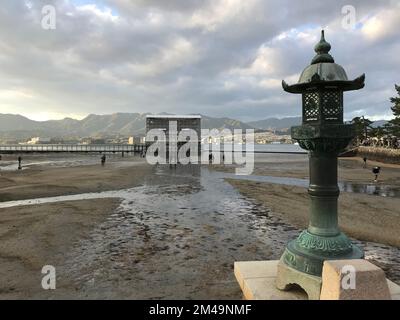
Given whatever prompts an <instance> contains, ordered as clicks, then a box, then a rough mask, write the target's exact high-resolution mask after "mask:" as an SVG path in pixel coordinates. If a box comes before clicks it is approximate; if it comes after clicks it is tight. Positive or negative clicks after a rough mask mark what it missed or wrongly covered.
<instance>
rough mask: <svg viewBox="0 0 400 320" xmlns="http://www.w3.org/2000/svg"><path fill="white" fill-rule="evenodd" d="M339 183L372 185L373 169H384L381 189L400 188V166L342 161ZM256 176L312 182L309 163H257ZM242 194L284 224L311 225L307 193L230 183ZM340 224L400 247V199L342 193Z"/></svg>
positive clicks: (352, 232) (362, 235)
mask: <svg viewBox="0 0 400 320" xmlns="http://www.w3.org/2000/svg"><path fill="white" fill-rule="evenodd" d="M338 163H339V171H338V180H339V181H346V182H355V183H364V184H368V183H371V181H372V180H373V174H372V173H371V167H373V166H380V167H381V174H380V175H379V180H378V182H377V183H376V185H377V186H379V185H392V186H395V187H398V186H400V166H399V165H394V164H385V163H379V162H375V161H368V166H367V168H363V163H362V159H360V158H341V159H339V162H338ZM288 168H289V169H288ZM216 170H223V171H230V172H233V171H231V170H232V168H230V167H229V166H225V167H222V166H217V167H216ZM253 174H254V175H260V176H280V177H292V178H301V179H303V178H308V164H307V162H306V161H304V160H303V161H300V160H298V161H293V162H288V163H284V162H280V163H278V162H275V163H267V162H262V161H259V162H256V164H255V170H254V172H253ZM227 181H229V183H231V184H232V185H233V186H235V187H236V188H238V190H240V192H241V193H242V194H243V195H245V196H247V197H250V198H252V199H254V200H255V201H257V202H258V203H260V204H262V205H264V206H266V207H268V208H269V209H271V210H272V211H273V212H275V213H276V214H278V215H279V216H280V217H282V219H283V220H284V221H287V222H288V223H290V224H293V225H295V226H296V227H299V228H305V227H306V226H307V222H308V209H309V198H308V194H307V189H306V188H302V187H298V186H285V185H278V184H271V183H263V182H254V181H245V180H244V181H238V180H233V179H227ZM339 224H340V227H341V228H342V229H343V230H344V231H345V232H346V233H347V234H349V235H350V236H353V237H355V238H357V239H360V240H366V241H374V242H380V243H385V244H390V245H394V246H397V247H400V199H399V198H397V197H381V196H375V195H367V194H360V193H353V192H341V194H340V197H339Z"/></svg>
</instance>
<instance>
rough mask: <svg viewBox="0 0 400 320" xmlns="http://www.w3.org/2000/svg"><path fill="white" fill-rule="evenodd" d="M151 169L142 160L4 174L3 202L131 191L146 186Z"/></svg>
mask: <svg viewBox="0 0 400 320" xmlns="http://www.w3.org/2000/svg"><path fill="white" fill-rule="evenodd" d="M150 172H151V166H150V165H147V164H146V163H145V160H144V159H141V158H139V157H136V158H132V159H130V160H124V159H122V158H121V159H118V160H113V161H109V162H106V165H105V166H104V167H102V166H101V165H100V164H96V165H84V166H72V167H69V166H68V167H61V168H57V167H49V168H44V167H43V166H32V167H30V168H29V169H26V170H19V171H1V172H0V201H11V200H21V199H33V198H37V197H51V196H59V195H67V194H79V193H86V192H99V191H105V190H118V189H124V188H130V187H133V186H137V185H138V184H141V183H143V179H144V177H145V176H147V175H148V174H149V173H150Z"/></svg>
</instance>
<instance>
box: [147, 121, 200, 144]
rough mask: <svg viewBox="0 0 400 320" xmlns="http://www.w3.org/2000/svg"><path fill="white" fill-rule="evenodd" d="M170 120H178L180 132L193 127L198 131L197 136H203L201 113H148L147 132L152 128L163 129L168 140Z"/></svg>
mask: <svg viewBox="0 0 400 320" xmlns="http://www.w3.org/2000/svg"><path fill="white" fill-rule="evenodd" d="M170 121H176V123H177V131H178V133H179V132H181V131H182V130H187V129H192V130H194V131H196V133H197V137H198V138H199V139H200V138H201V116H200V115H147V116H146V134H147V132H149V130H151V129H162V130H164V132H165V135H166V139H167V142H168V139H169V124H170Z"/></svg>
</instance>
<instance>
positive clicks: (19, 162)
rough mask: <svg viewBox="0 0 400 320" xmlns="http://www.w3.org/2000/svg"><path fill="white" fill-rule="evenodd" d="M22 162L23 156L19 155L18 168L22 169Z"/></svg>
mask: <svg viewBox="0 0 400 320" xmlns="http://www.w3.org/2000/svg"><path fill="white" fill-rule="evenodd" d="M21 162H22V158H21V156H18V170H21V169H22V165H21Z"/></svg>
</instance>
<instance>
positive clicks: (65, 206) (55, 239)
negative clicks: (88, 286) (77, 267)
mask: <svg viewBox="0 0 400 320" xmlns="http://www.w3.org/2000/svg"><path fill="white" fill-rule="evenodd" d="M118 203H119V200H118V199H99V200H96V201H93V200H81V201H71V202H61V203H54V204H43V205H38V206H27V207H18V208H9V209H1V213H0V299H54V298H73V297H74V294H77V289H78V288H77V286H76V284H75V283H74V282H73V280H72V278H71V277H65V276H63V275H62V274H61V275H57V282H56V286H57V290H43V289H42V287H41V280H42V277H43V275H42V274H41V270H42V267H43V266H44V265H52V266H54V267H55V268H56V272H58V271H60V269H61V268H62V266H63V265H65V263H66V253H67V252H69V251H70V250H71V248H72V247H73V245H74V243H76V242H77V241H81V240H82V239H85V238H86V237H87V236H88V234H89V232H90V230H91V229H92V228H93V225H94V224H97V223H100V222H102V221H104V220H105V219H106V217H107V216H108V215H110V214H112V212H113V211H114V210H115V209H116V208H117V206H118Z"/></svg>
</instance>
